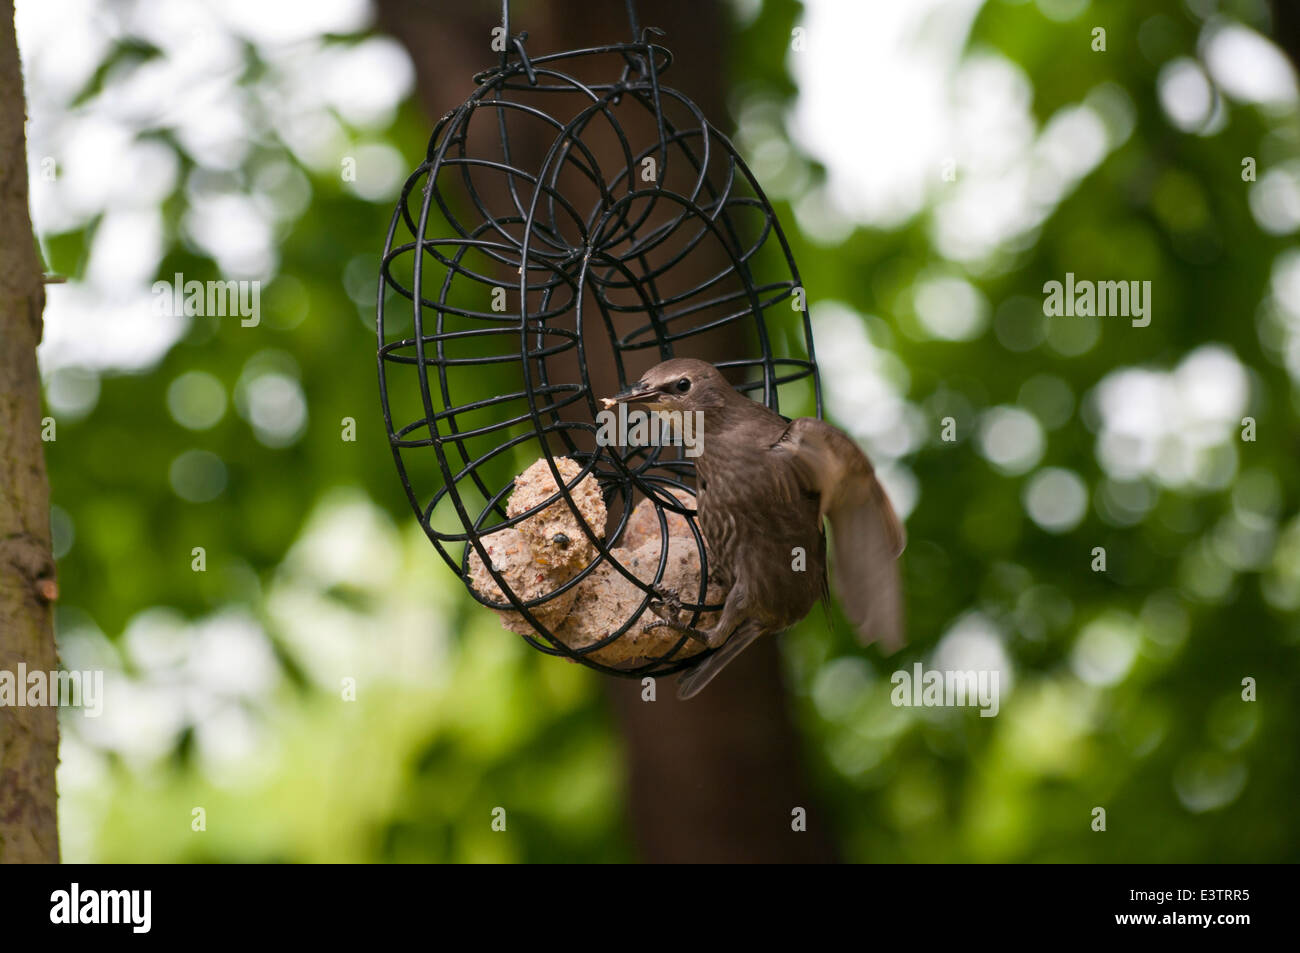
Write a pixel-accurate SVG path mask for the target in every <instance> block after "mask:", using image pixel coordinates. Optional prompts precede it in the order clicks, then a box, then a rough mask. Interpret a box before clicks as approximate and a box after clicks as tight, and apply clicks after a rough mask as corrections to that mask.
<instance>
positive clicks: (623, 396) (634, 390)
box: [600, 383, 659, 409]
mask: <svg viewBox="0 0 1300 953" xmlns="http://www.w3.org/2000/svg"><path fill="white" fill-rule="evenodd" d="M658 393H659V392H658V391H657V390H655V389H654V388H653V387H645V386H643V385H641V384H639V383H637V384H633V385H632V386H631V387H629V388H628V389H627V390H625V391H621V392H620V393H617V394H615V395H614V396H613V397H602V398H601V401H600V402H601V403H602V404H604V405H605V408H606V409H609V408H610V407H613V406H614V405H615V404H635V403H637V402H638V401H648V400H650V399H652V398H654V397H655V396H656V395H658Z"/></svg>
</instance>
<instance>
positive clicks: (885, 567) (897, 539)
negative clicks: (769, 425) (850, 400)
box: [772, 417, 907, 652]
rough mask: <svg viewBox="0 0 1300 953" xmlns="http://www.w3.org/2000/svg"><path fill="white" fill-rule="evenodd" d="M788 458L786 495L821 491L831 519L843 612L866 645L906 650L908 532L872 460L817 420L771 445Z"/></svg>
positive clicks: (794, 426)
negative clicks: (902, 573)
mask: <svg viewBox="0 0 1300 953" xmlns="http://www.w3.org/2000/svg"><path fill="white" fill-rule="evenodd" d="M772 450H773V452H774V453H778V454H781V455H782V456H784V457H785V458H787V460H788V472H789V474H790V476H789V478H788V480H787V481H786V492H787V493H788V494H791V495H792V494H793V493H794V492H795V490H796V489H798V490H803V491H807V492H812V493H816V494H818V496H819V497H820V499H821V515H822V516H823V517H825V518H827V519H829V520H830V523H831V537H832V540H833V542H834V547H835V550H834V551H835V556H834V561H833V575H834V578H835V590H836V592H837V593H838V594H839V597H840V602H841V604H842V605H843V606H844V612H845V614H846V615H847V616H848V617H849V619H850V620H851V621H852V622H853V626H854V628H856V629H857V631H858V637H859V638H860V639H861V640H862V642H863V644H867V643H869V642H871V641H873V640H875V639H879V640H880V642H881V643H882V645H883V647H884V648H885V649H886V650H887V651H890V652H893V651H896V650H897V649H899V648H901V647H902V645H903V642H904V638H903V593H902V583H901V581H900V579H899V572H898V557H899V555H900V554H901V553H902V552H903V547H904V546H905V545H906V542H907V537H906V533H905V531H904V529H903V524H902V523H901V522H900V521H899V519H898V516H897V515H895V513H894V508H893V507H892V506H891V505H890V503H889V497H887V496H886V495H885V490H884V487H882V486H881V485H880V481H879V480H877V479H876V472H875V470H874V469H872V466H871V461H870V460H868V459H867V457H866V454H864V453H863V452H862V451H861V450H860V449H859V448H858V445H857V444H855V443H854V442H853V441H852V440H851V439H849V437H848V436H846V435H845V434H844V433H843V432H841V431H840V430H838V429H836V428H835V427H832V426H831V425H830V424H828V423H825V422H824V421H821V420H816V419H814V418H812V417H800V418H799V419H798V420H794V421H791V422H790V426H789V427H787V428H786V430H785V433H784V434H782V435H781V439H780V440H779V441H777V443H776V445H775V446H773V447H772Z"/></svg>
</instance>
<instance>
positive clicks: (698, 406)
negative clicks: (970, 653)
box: [603, 358, 906, 699]
mask: <svg viewBox="0 0 1300 953" xmlns="http://www.w3.org/2000/svg"><path fill="white" fill-rule="evenodd" d="M603 403H604V406H605V407H606V408H610V407H613V406H615V405H617V404H640V405H643V406H646V407H648V408H649V409H650V410H657V411H661V412H672V411H681V412H699V415H700V416H699V417H697V418H695V419H696V420H697V421H699V423H697V427H699V426H702V430H699V431H697V437H696V439H697V441H698V443H697V446H696V449H697V450H698V456H697V457H696V458H695V465H696V515H697V519H698V522H699V528H700V532H701V534H702V535H703V537H704V543H705V546H706V552H707V555H708V565H709V571H710V576H711V577H712V578H713V579H714V580H715V581H716V582H717V583H718V584H719V585H720V586H722V587H724V588H725V590H726V593H727V595H726V597H725V599H724V601H723V606H722V610H721V612H720V614H719V616H718V620H717V622H716V623H715V624H714V625H713V626H711V627H709V628H706V629H695V628H692V627H690V626H687V625H682V624H681V623H680V622H679V621H677V615H678V613H679V612H680V611H681V604H680V600H679V599H678V598H677V594H676V593H675V592H671V591H668V592H664V593H662V596H663V598H661V599H658V600H657V601H656V603H655V604H654V608H656V614H657V615H659V616H660V619H659V620H658V621H656V622H652V623H648V624H647V626H646V628H656V627H660V626H666V627H669V628H672V629H675V630H677V631H681V632H685V633H686V634H687V635H690V636H691V637H692V638H695V639H697V640H699V641H701V642H703V643H704V644H705V645H707V646H708V647H709V648H711V649H714V650H715V651H714V652H712V653H710V654H709V655H707V656H705V657H704V658H703V659H702V661H700V662H699V663H698V664H697V665H696V666H694V667H692V668H690V669H688V670H686V671H685V672H684V674H683V675H682V677H681V679H680V681H679V683H678V693H677V694H678V697H679V698H683V699H685V698H691V697H692V696H694V695H696V694H698V693H699V692H700V691H701V690H702V689H703V688H704V687H705V686H706V685H707V684H708V683H709V682H710V681H712V680H713V679H714V678H715V677H716V676H717V674H718V673H719V672H721V671H722V670H723V669H724V668H725V667H726V666H727V665H728V664H730V663H731V662H732V661H733V660H734V659H735V658H736V657H737V656H738V655H739V654H740V653H741V652H743V651H744V650H745V649H746V648H747V647H748V646H749V645H751V644H752V643H753V642H754V640H755V639H757V638H758V637H759V636H762V635H765V634H769V633H776V632H781V631H783V630H785V629H788V628H789V627H790V626H792V625H794V624H795V623H797V622H799V621H800V620H802V619H803V618H804V617H805V616H806V615H808V613H809V612H810V611H811V609H812V607H813V606H814V605H816V603H817V602H818V601H819V600H823V601H827V600H828V598H829V590H828V586H827V549H826V532H825V523H826V522H829V523H830V530H831V538H832V552H833V557H834V558H833V562H832V565H833V576H834V579H835V588H836V591H837V593H838V594H839V597H840V601H841V604H842V606H843V608H844V611H845V614H846V616H847V617H848V619H849V620H850V621H851V622H852V623H853V626H854V629H855V630H856V631H857V633H858V636H859V638H860V639H861V641H862V642H863V644H869V643H870V642H872V641H879V642H880V644H881V646H882V648H884V649H886V650H887V651H890V652H893V651H897V650H898V649H899V648H900V647H901V646H902V644H903V642H904V636H903V597H902V585H901V581H900V574H899V564H898V559H899V557H900V556H901V554H902V552H903V549H904V547H905V545H906V531H905V530H904V527H903V524H902V522H901V521H900V520H899V518H898V516H897V514H896V513H895V512H894V508H893V506H892V505H891V504H890V502H889V497H888V496H887V495H886V493H885V490H884V488H883V487H882V486H881V484H880V481H879V480H878V479H877V478H876V474H875V470H874V468H873V467H872V465H871V462H870V461H869V460H868V459H867V456H866V454H865V453H863V452H862V450H861V449H860V448H859V447H858V445H857V444H856V443H854V442H853V440H852V438H850V437H849V436H848V435H847V434H845V433H844V432H843V431H842V430H840V429H838V428H837V427H835V426H833V425H831V424H829V423H826V422H825V421H823V420H819V419H817V418H815V417H799V418H796V419H794V420H790V419H787V418H785V417H782V416H781V415H780V414H778V413H776V412H774V411H772V410H770V409H768V408H767V407H765V406H764V405H763V404H760V403H758V402H757V401H754V400H751V399H750V398H748V397H746V396H745V395H744V394H742V393H740V392H739V391H737V390H736V389H735V388H733V387H732V386H731V385H730V384H729V383H728V382H727V380H726V378H724V377H723V376H722V374H721V373H720V372H719V371H718V370H717V368H715V367H714V366H713V365H712V364H709V363H707V362H705V361H700V360H695V359H692V358H672V359H669V360H666V361H663V362H662V363H660V364H657V365H655V366H654V367H652V368H651V369H650V370H648V371H646V372H645V374H644V375H643V376H642V377H641V379H640V380H638V381H636V383H634V384H632V385H630V386H629V387H627V388H626V389H625V390H623V391H621V392H620V393H618V394H615V395H614V396H613V397H607V398H604V400H603Z"/></svg>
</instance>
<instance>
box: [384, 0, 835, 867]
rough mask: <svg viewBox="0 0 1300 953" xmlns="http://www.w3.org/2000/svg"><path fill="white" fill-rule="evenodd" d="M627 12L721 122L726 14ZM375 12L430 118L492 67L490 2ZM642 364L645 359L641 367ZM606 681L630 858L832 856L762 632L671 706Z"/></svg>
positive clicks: (704, 10)
mask: <svg viewBox="0 0 1300 953" xmlns="http://www.w3.org/2000/svg"><path fill="white" fill-rule="evenodd" d="M640 7H641V9H640V14H641V23H642V25H643V26H656V27H661V28H663V29H664V30H665V31H666V34H667V35H666V36H665V37H663V38H662V39H661V40H660V41H659V42H662V43H663V44H664V45H666V46H668V47H669V48H671V49H672V50H673V52H674V54H675V60H674V62H673V66H672V70H671V73H670V74H669V76H668V77H666V78H665V83H666V84H668V85H671V86H673V87H675V88H677V89H680V90H681V91H682V92H684V93H685V94H686V95H688V96H690V97H692V98H693V99H695V101H696V102H697V103H698V104H699V106H700V107H701V108H702V109H703V111H704V114H705V115H706V116H708V117H709V118H710V119H712V121H713V122H714V123H715V124H718V125H720V126H723V127H725V125H726V122H725V108H726V103H725V96H724V92H725V89H726V79H725V63H724V57H723V56H722V48H723V47H724V45H725V44H724V36H725V29H726V18H725V16H724V13H723V10H722V9H721V4H719V3H718V2H717V0H657V2H655V3H648V2H642V3H641V4H640ZM378 8H379V18H380V25H381V26H382V27H383V28H384V29H386V30H387V31H388V32H390V33H391V34H392V35H393V36H395V37H396V38H397V39H398V40H399V41H401V42H402V43H403V44H404V45H405V46H406V47H407V49H408V51H409V52H410V54H411V57H412V59H413V60H414V62H415V68H416V75H417V83H418V86H419V93H420V96H421V98H422V99H423V101H424V103H425V106H426V108H427V109H428V111H429V113H430V114H431V115H434V116H441V115H443V114H444V113H446V112H447V111H448V110H450V109H452V108H454V107H456V106H457V105H459V104H460V103H461V102H462V101H463V100H464V99H465V98H466V97H467V96H468V95H469V93H470V92H471V91H472V90H473V88H474V87H473V84H472V83H471V82H470V77H471V76H472V75H473V74H474V73H476V72H478V71H479V70H482V69H485V68H488V67H490V66H493V65H495V63H496V54H493V53H492V52H491V51H490V48H489V41H490V39H491V32H490V31H491V29H492V27H493V26H496V25H499V22H500V14H501V5H500V3H499V2H495V0H479V2H475V3H460V4H454V5H439V6H437V7H435V6H434V5H431V4H427V3H425V2H423V0H378ZM510 28H511V33H518V32H521V31H526V32H527V33H528V34H529V38H528V41H527V49H528V50H529V52H530V53H532V54H535V55H537V54H542V53H550V52H558V51H561V50H566V49H579V48H584V47H589V46H598V45H602V44H605V43H614V42H622V41H625V40H627V39H629V38H630V36H631V31H630V29H629V27H628V23H627V19H626V13H625V6H624V4H623V3H621V2H619V0H601V2H595V3H594V2H592V0H552V2H547V3H545V4H543V3H524V2H515V3H512V4H511V24H510ZM620 118H622V117H620ZM631 131H632V130H631V129H629V132H631ZM634 141H637V140H635V139H634ZM548 145H549V142H548V143H528V142H512V146H514V147H515V150H516V151H515V155H516V157H517V158H521V159H522V158H523V157H525V156H532V157H534V158H536V156H537V155H539V154H540V153H539V152H538V150H540V149H542V148H544V147H545V146H548ZM611 158H616V157H611ZM521 164H523V165H525V166H527V165H528V163H527V162H523V163H521ZM611 164H615V163H611ZM708 256H709V252H707V251H706V252H704V254H703V255H702V256H699V255H697V256H696V258H697V260H695V261H691V262H688V263H687V266H686V267H683V268H677V269H674V270H673V272H672V273H670V274H669V275H668V276H666V277H665V280H664V282H663V284H662V285H661V286H660V287H659V292H660V293H661V294H663V295H665V296H667V295H671V294H673V293H675V292H676V291H678V290H680V288H679V287H678V285H679V286H680V287H682V288H684V287H689V286H690V284H691V283H692V282H693V281H697V280H699V279H700V278H701V277H702V276H704V275H707V274H711V273H712V272H713V271H716V270H717V268H718V267H719V263H718V262H717V261H710V260H709V257H708ZM674 283H676V284H674ZM599 333H603V332H599ZM707 338H708V340H705V338H704V337H701V338H700V339H697V341H696V343H695V349H693V350H692V351H691V356H696V357H702V358H708V357H710V356H712V357H713V358H714V359H718V358H722V357H727V358H734V357H738V356H741V355H742V354H743V353H744V351H745V350H746V348H747V347H748V346H749V343H750V342H748V341H745V340H740V339H738V338H737V336H735V335H730V334H728V333H726V332H724V333H722V334H710V335H708V336H707ZM605 352H606V349H600V348H595V349H593V350H592V351H591V353H592V354H603V353H605ZM655 360H657V358H653V357H651V358H650V359H648V360H647V362H646V366H649V364H652V363H654V361H655ZM641 369H644V368H641ZM632 370H633V372H634V373H635V371H636V370H637V369H636V368H633V369H632ZM589 372H590V373H591V379H592V383H593V386H594V387H596V388H598V389H597V393H613V392H614V389H615V387H614V385H615V383H616V381H615V374H614V369H613V364H612V361H610V362H605V361H600V362H599V366H591V367H589ZM568 373H576V369H575V370H574V371H570V372H568ZM568 379H576V378H568ZM605 685H606V689H607V693H608V696H609V698H610V701H611V704H612V706H613V708H614V709H615V711H616V713H617V715H618V718H619V720H620V722H621V724H622V727H623V733H624V737H625V741H626V751H627V774H628V786H629V798H628V799H629V809H630V812H631V821H632V828H633V833H634V837H635V840H636V842H637V845H638V848H639V850H640V853H641V856H642V857H643V859H645V860H648V861H653V862H677V863H682V862H715V863H716V862H728V861H736V862H750V863H753V862H824V861H832V860H835V859H836V858H835V853H834V849H833V847H832V842H831V839H830V837H829V836H828V831H827V828H826V825H825V824H824V823H823V821H822V819H821V815H820V814H819V812H817V811H815V810H813V807H812V805H811V804H810V803H809V802H810V794H809V791H808V789H807V786H806V784H805V783H804V780H803V778H804V771H803V765H802V763H801V757H800V738H799V735H798V733H797V731H796V730H795V728H794V725H793V722H792V721H791V717H790V711H789V704H788V697H787V693H786V690H785V686H784V682H783V678H782V671H781V660H780V655H779V650H778V643H777V640H776V638H775V637H772V638H765V639H760V640H759V641H757V642H756V643H754V645H753V646H751V647H750V648H749V649H748V650H747V651H746V652H745V653H744V654H743V655H742V656H741V657H740V658H739V659H738V660H737V661H736V662H734V663H733V664H732V665H731V666H730V667H729V668H728V669H727V671H726V672H725V673H724V674H723V675H721V676H720V677H719V678H718V679H717V681H715V682H714V683H713V684H711V685H710V686H709V688H708V690H707V691H705V692H704V693H702V694H701V695H700V696H699V697H698V698H695V699H692V700H691V701H690V702H685V703H683V702H679V701H677V699H676V698H675V697H673V694H674V689H673V687H672V686H671V683H664V684H661V685H660V686H659V689H660V691H659V696H660V697H659V699H658V700H657V701H655V702H644V701H642V700H641V685H640V682H638V681H633V680H624V679H618V678H606V679H605ZM796 808H802V809H803V810H804V811H805V812H806V816H807V830H806V831H796V830H794V829H793V826H792V823H793V820H794V812H795V809H796Z"/></svg>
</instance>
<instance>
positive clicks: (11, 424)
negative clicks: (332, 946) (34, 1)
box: [0, 0, 59, 863]
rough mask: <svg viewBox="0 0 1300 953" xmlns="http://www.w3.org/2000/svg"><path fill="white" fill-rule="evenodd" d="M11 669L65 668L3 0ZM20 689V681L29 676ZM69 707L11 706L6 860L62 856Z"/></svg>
mask: <svg viewBox="0 0 1300 953" xmlns="http://www.w3.org/2000/svg"><path fill="white" fill-rule="evenodd" d="M0 20H3V22H0V673H12V675H13V677H14V678H15V679H17V673H18V667H19V665H20V664H22V665H25V666H26V669H27V671H29V672H33V671H40V672H52V671H55V670H56V669H57V668H58V656H57V653H56V651H55V647H54V627H53V620H52V618H51V610H50V605H49V603H50V601H51V600H52V599H53V598H54V596H55V588H54V560H53V557H52V556H51V555H50V489H49V482H48V481H47V479H46V476H45V457H44V453H43V450H42V447H41V381H40V375H39V374H38V372H37V369H36V345H37V344H38V343H40V339H41V311H42V309H43V308H44V304H45V290H44V285H43V283H42V274H41V263H40V259H39V258H38V256H37V253H36V242H35V239H34V237H33V235H32V222H31V217H30V215H29V214H28V210H27V139H26V133H25V129H24V124H25V122H26V110H25V108H24V100H23V77H22V70H21V68H20V66H19V62H18V44H17V39H16V37H15V35H14V7H13V2H12V0H0ZM19 690H20V691H21V686H19ZM58 761H59V723H58V709H57V708H56V707H54V706H52V705H44V706H40V707H21V706H7V705H6V706H3V707H0V862H3V863H57V862H58V860H59V836H58V827H57V819H56V811H55V789H54V771H55V768H56V766H57V765H58Z"/></svg>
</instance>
